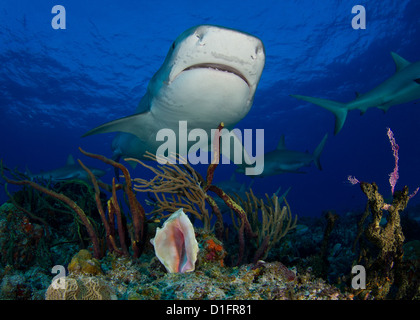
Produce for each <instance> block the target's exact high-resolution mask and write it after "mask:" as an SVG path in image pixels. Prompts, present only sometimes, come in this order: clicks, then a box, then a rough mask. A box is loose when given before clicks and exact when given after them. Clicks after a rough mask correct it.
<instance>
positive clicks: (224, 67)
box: [183, 63, 251, 87]
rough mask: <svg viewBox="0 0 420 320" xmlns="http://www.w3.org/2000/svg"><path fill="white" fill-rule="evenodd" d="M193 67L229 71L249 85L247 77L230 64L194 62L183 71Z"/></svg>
mask: <svg viewBox="0 0 420 320" xmlns="http://www.w3.org/2000/svg"><path fill="white" fill-rule="evenodd" d="M194 69H214V70H217V71H224V72H229V73H232V74H234V75H236V76H237V77H239V78H241V79H242V80H243V81H245V83H246V84H247V85H248V87H251V85H250V83H249V82H248V79H247V78H246V77H245V76H244V75H243V74H242V73H241V72H240V71H239V70H237V69H235V68H233V67H231V66H227V65H224V64H218V63H199V64H195V65H193V66H191V67H188V68H186V69H184V70H183V71H188V70H194Z"/></svg>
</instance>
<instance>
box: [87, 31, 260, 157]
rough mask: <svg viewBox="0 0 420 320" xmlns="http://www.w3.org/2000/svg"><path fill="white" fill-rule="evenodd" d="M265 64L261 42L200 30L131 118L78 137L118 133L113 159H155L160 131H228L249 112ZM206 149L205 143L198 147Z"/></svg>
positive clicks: (180, 42) (179, 44) (178, 44)
mask: <svg viewBox="0 0 420 320" xmlns="http://www.w3.org/2000/svg"><path fill="white" fill-rule="evenodd" d="M264 64H265V50H264V46H263V43H262V42H261V40H260V39H258V38H256V37H254V36H252V35H250V34H247V33H244V32H240V31H237V30H233V29H228V28H224V27H218V26H211V25H200V26H197V27H193V28H190V29H188V30H186V31H184V32H183V33H182V34H181V35H180V36H179V37H178V38H177V39H176V40H175V41H174V42H173V43H172V45H171V47H170V49H169V52H168V54H167V55H166V58H165V60H164V62H163V64H162V66H161V67H160V68H159V69H158V71H157V72H156V73H155V75H154V76H153V77H152V79H151V80H150V82H149V84H148V87H147V91H146V93H145V95H144V96H143V98H142V99H141V100H140V102H139V105H138V107H137V109H136V113H135V114H134V115H131V116H127V117H124V118H121V119H117V120H114V121H110V122H108V123H105V124H103V125H101V126H99V127H96V128H94V129H92V130H90V131H89V132H87V133H86V134H84V135H83V136H88V135H92V134H97V133H106V132H120V133H119V135H117V137H116V138H115V140H114V142H113V146H112V149H113V151H114V158H115V159H117V158H119V157H125V156H130V157H133V158H138V159H140V158H142V157H143V155H144V153H145V152H146V151H149V152H152V153H155V152H156V150H157V148H158V147H159V146H160V145H161V144H162V142H161V141H160V140H159V141H157V139H156V137H157V133H158V132H159V131H160V130H161V129H171V130H173V131H178V129H179V123H180V121H186V122H188V130H194V129H195V128H200V129H203V130H206V131H207V132H208V133H210V131H211V129H216V128H217V127H218V125H219V124H220V123H221V122H223V123H224V124H225V127H226V128H232V127H233V126H234V125H235V124H236V123H238V122H239V121H240V120H242V119H243V118H244V117H245V116H246V115H247V113H248V112H249V110H250V108H251V106H252V103H253V100H254V95H255V91H256V88H257V85H258V82H259V80H260V77H261V74H262V71H263V68H264ZM203 143H205V144H207V142H203Z"/></svg>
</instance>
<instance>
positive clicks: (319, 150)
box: [314, 133, 328, 170]
mask: <svg viewBox="0 0 420 320" xmlns="http://www.w3.org/2000/svg"><path fill="white" fill-rule="evenodd" d="M327 138H328V133H326V134H325V136H324V138H322V140H321V142H320V143H319V145H318V147H316V149H315V151H314V162H315V165H316V167H317V168H318V169H319V170H322V166H321V162H320V160H319V159H320V157H321V153H322V150H323V149H324V146H325V142H326V141H327Z"/></svg>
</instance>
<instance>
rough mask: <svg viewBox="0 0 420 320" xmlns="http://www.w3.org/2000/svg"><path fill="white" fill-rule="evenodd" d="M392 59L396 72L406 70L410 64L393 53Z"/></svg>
mask: <svg viewBox="0 0 420 320" xmlns="http://www.w3.org/2000/svg"><path fill="white" fill-rule="evenodd" d="M391 56H392V59H394V62H395V67H396V72H398V71H400V70H402V69H404V68H405V67H406V66H408V65H409V64H410V62H408V61H407V60H405V59H404V58H402V57H401V56H399V55H398V54H396V53H395V52H391Z"/></svg>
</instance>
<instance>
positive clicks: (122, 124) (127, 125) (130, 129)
mask: <svg viewBox="0 0 420 320" xmlns="http://www.w3.org/2000/svg"><path fill="white" fill-rule="evenodd" d="M149 115H150V112H149V111H147V112H143V113H137V114H134V115H131V116H128V117H124V118H121V119H117V120H114V121H110V122H107V123H105V124H103V125H101V126H99V127H96V128H94V129H92V130H90V131H88V132H86V133H85V134H84V135H82V137H87V136H90V135H93V134H98V133H108V132H116V131H120V132H127V133H131V134H134V135H136V136H138V137H139V138H140V137H141V136H142V131H143V130H144V128H143V125H146V124H147V121H148V120H149V119H148V116H149Z"/></svg>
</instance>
